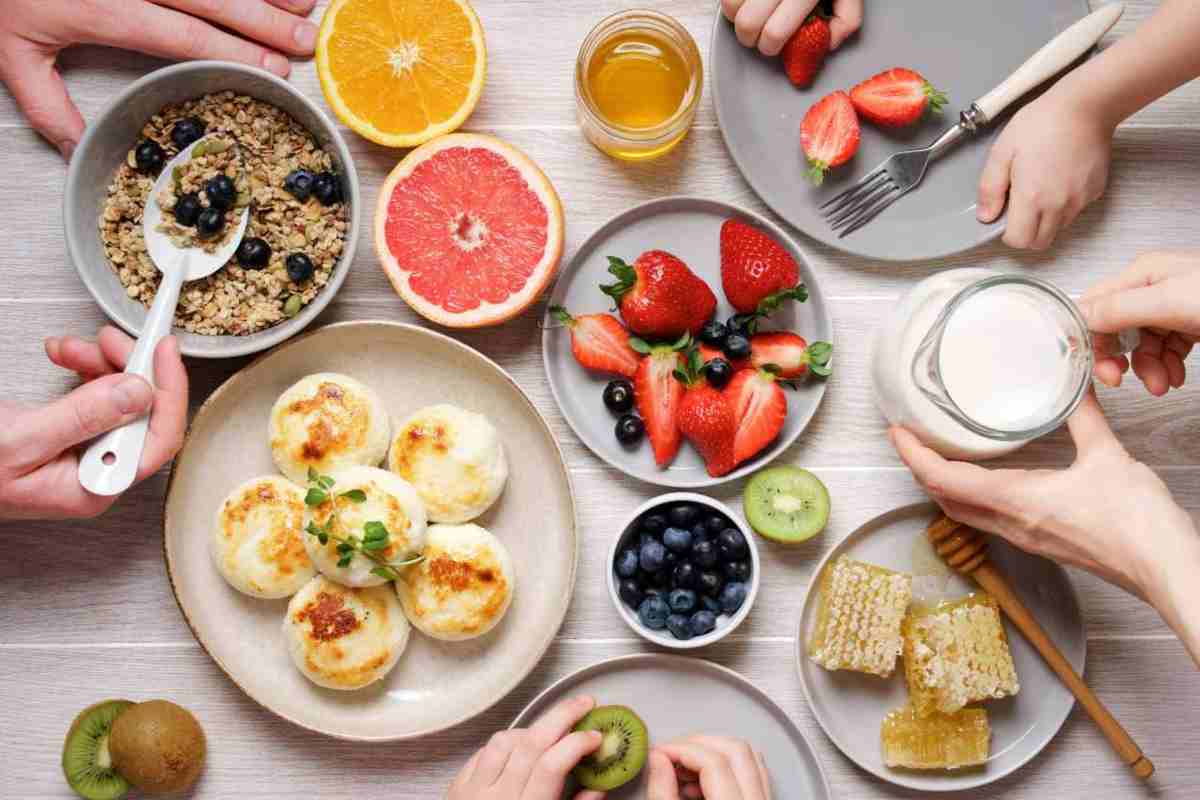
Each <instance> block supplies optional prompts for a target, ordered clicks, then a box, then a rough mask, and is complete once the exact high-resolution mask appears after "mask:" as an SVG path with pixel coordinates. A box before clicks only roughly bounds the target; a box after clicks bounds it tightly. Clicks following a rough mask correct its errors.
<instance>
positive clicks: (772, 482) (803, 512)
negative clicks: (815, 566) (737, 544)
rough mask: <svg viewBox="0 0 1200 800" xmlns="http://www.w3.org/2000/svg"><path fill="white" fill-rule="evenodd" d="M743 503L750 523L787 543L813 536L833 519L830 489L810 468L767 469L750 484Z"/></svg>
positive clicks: (760, 532)
mask: <svg viewBox="0 0 1200 800" xmlns="http://www.w3.org/2000/svg"><path fill="white" fill-rule="evenodd" d="M742 507H743V509H744V510H745V512H746V519H747V521H749V523H750V527H752V528H754V530H755V531H757V532H758V533H759V535H761V536H765V537H766V538H768V539H771V540H772V541H776V542H782V543H784V544H795V543H797V542H803V541H804V540H806V539H811V538H812V537H813V536H816V535H817V534H818V533H820V532H821V531H822V530H824V528H825V523H826V522H828V521H829V490H828V489H826V488H825V484H823V483H821V481H820V480H819V479H818V478H817V476H816V475H813V474H812V473H811V472H809V471H808V470H806V469H800V468H799V467H792V466H782V467H771V468H770V469H764V470H762V471H761V472H759V473H758V474H756V475H755V476H754V477H753V478H751V479H750V481H749V482H748V483H747V484H746V492H745V494H743V495H742Z"/></svg>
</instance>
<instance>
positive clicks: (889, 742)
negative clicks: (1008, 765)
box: [879, 706, 992, 769]
mask: <svg viewBox="0 0 1200 800" xmlns="http://www.w3.org/2000/svg"><path fill="white" fill-rule="evenodd" d="M991 738H992V732H991V729H990V728H989V727H988V716H987V711H986V710H984V709H982V708H963V709H959V710H958V711H955V712H954V713H953V714H942V713H940V712H934V713H933V714H931V715H929V716H926V717H922V716H920V715H918V714H917V712H916V711H914V710H913V708H912V706H905V707H904V708H900V709H897V710H895V711H892V712H891V713H889V714H888V715H887V716H886V717H884V718H883V725H882V726H880V730H879V739H880V741H881V742H882V743H883V763H885V764H887V765H888V766H889V767H905V768H907V769H957V768H959V767H973V766H978V765H979V764H983V763H984V762H986V761H987V758H988V749H989V746H990V743H991Z"/></svg>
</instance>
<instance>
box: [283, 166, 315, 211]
mask: <svg viewBox="0 0 1200 800" xmlns="http://www.w3.org/2000/svg"><path fill="white" fill-rule="evenodd" d="M315 179H316V178H315V176H314V175H313V174H312V173H311V172H309V171H308V170H306V169H294V170H292V171H291V172H289V173H288V174H287V177H286V178H284V179H283V189H284V191H285V192H287V193H288V194H290V195H291V196H292V197H294V198H296V199H297V200H299V201H300V202H301V203H303V202H304V201H305V200H307V199H308V196H309V195H310V194H312V190H313V181H314V180H315Z"/></svg>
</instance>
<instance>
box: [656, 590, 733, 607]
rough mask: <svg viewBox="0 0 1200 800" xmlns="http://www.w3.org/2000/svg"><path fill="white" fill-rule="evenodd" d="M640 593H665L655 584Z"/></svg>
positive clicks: (657, 594) (657, 595)
mask: <svg viewBox="0 0 1200 800" xmlns="http://www.w3.org/2000/svg"><path fill="white" fill-rule="evenodd" d="M642 593H643V594H645V595H646V597H659V596H661V595H663V594H665V593H664V592H663V590H662V589H660V588H658V587H657V586H651V587H650V588H649V589H645V590H643V592H642ZM718 605H719V604H718Z"/></svg>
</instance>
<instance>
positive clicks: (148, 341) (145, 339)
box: [79, 136, 250, 495]
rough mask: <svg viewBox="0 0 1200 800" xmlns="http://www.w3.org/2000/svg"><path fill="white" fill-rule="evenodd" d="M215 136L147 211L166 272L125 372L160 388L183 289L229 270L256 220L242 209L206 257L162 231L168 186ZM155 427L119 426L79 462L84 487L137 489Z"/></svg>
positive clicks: (157, 188)
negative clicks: (166, 340)
mask: <svg viewBox="0 0 1200 800" xmlns="http://www.w3.org/2000/svg"><path fill="white" fill-rule="evenodd" d="M211 138H212V136H205V137H203V138H200V139H197V140H196V141H195V142H193V143H192V144H191V145H189V146H188V147H186V148H184V150H183V151H181V152H180V153H179V155H177V156H175V158H173V159H171V161H170V162H168V163H167V164H166V165H165V166H164V167H163V169H162V172H161V173H159V176H158V180H157V181H155V182H154V189H153V190H152V191H151V192H150V196H149V197H148V198H147V199H146V207H145V209H144V210H143V211H142V233H143V235H144V236H145V239H146V252H147V253H149V254H150V260H151V261H153V262H154V266H155V267H157V268H158V271H159V272H161V273H162V281H161V282H160V283H159V285H158V292H157V293H156V294H155V295H154V303H153V305H151V306H150V311H149V312H148V313H147V314H146V322H145V323H144V324H143V325H142V330H141V334H140V335H139V336H138V340H137V345H136V346H135V347H134V348H133V353H132V354H131V355H130V356H129V362H128V363H127V364H126V365H125V372H126V373H127V374H130V375H140V376H141V377H143V378H145V379H146V381H147V382H149V384H150V385H151V386H154V350H155V348H156V347H157V346H158V343H159V342H160V341H162V339H163V337H165V336H166V335H167V334H168V333H170V332H171V322H172V321H173V320H174V319H175V306H176V305H178V304H179V291H180V289H182V288H183V282H184V281H194V280H198V279H200V278H203V277H206V276H208V275H211V274H212V273H214V272H216V271H217V270H218V269H220V268H221V267H222V266H224V265H225V263H226V262H227V261H229V259H230V258H232V257H233V254H234V252H235V251H236V250H237V248H238V245H239V244H240V243H241V241H242V236H243V235H244V234H245V232H246V222H247V221H248V220H249V217H250V208H249V206H247V207H246V208H244V209H242V215H241V218H240V219H239V220H238V225H237V229H236V230H235V231H234V233H233V236H231V237H230V238H229V241H228V242H226V243H225V244H224V245H222V246H221V247H220V248H218V249H217V250H216V251H214V252H212V253H206V252H204V251H203V250H201V249H200V248H198V247H188V248H183V247H176V246H175V245H174V244H172V242H171V240H170V238H168V237H167V235H166V234H165V233H161V232H160V231H158V230H157V228H158V224H159V222H160V221H161V220H162V216H163V211H162V209H161V208H160V207H159V205H158V195H159V192H161V191H162V189H163V187H164V186H166V184H167V181H170V180H171V179H172V177H171V176H172V174H173V173H174V170H175V168H176V167H179V166H182V165H183V164H184V163H185V162H186V161H187V160H188V159H189V158H190V157H191V155H192V151H193V150H194V149H195V148H196V146H197V145H198V144H200V143H201V142H206V141H208V140H209V139H211ZM149 425H150V415H149V414H147V415H146V416H144V417H140V418H139V419H136V420H134V421H133V422H131V423H129V424H128V425H125V426H123V427H120V428H114V429H113V430H111V431H109V432H108V433H106V434H104V435H102V436H100V437H98V438H96V439H95V440H94V441H93V442H92V443H91V444H90V445H88V448H87V450H85V451H84V453H83V456H82V457H81V458H80V459H79V482H80V483H81V484H83V488H85V489H87V490H88V491H89V492H92V493H93V494H100V495H115V494H120V493H121V492H123V491H125V490H126V489H128V488H129V487H130V486H132V485H133V480H134V478H136V477H137V471H138V464H139V463H140V462H141V460H142V448H143V447H144V446H145V444H146V431H147V429H148V428H149Z"/></svg>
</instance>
